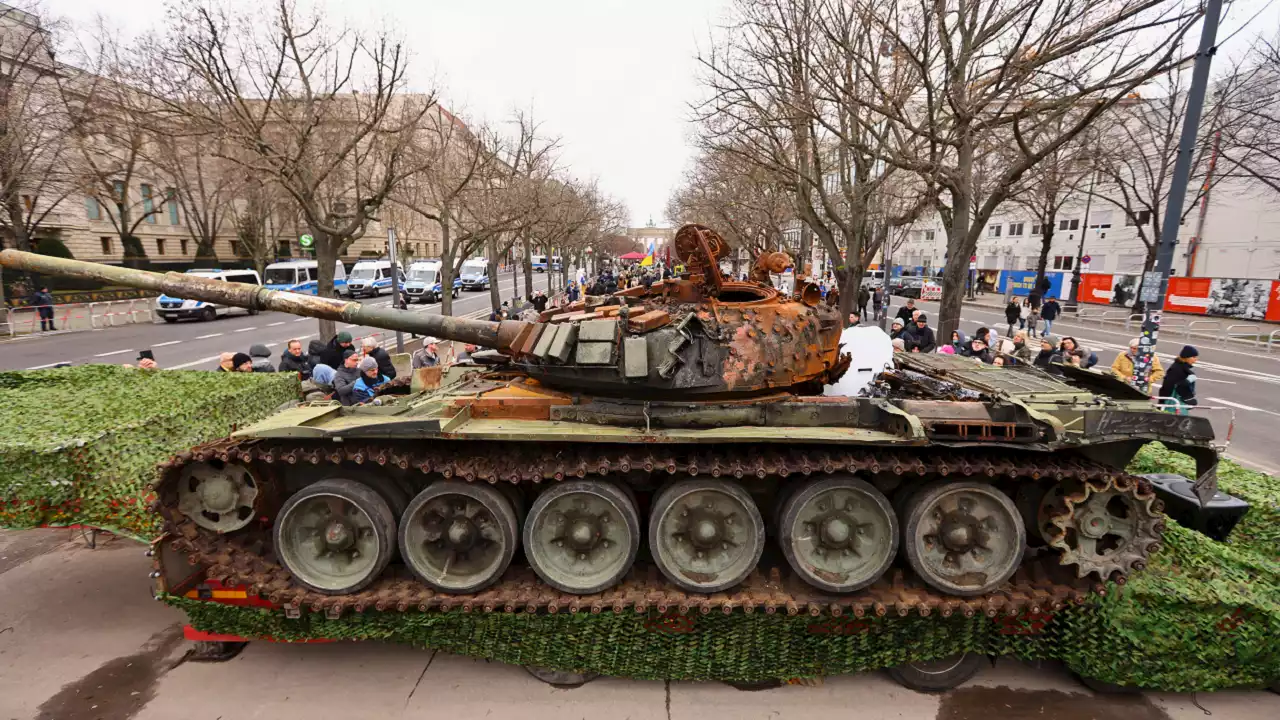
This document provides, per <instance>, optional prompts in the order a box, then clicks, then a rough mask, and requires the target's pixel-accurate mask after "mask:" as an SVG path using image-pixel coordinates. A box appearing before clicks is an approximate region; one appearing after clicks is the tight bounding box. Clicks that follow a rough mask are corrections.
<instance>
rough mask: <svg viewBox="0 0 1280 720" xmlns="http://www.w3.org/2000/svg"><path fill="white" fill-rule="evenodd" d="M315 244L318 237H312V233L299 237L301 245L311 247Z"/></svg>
mask: <svg viewBox="0 0 1280 720" xmlns="http://www.w3.org/2000/svg"><path fill="white" fill-rule="evenodd" d="M315 244H316V239H315V238H313V237H311V236H310V235H303V236H302V237H300V238H298V246H299V247H304V248H309V247H311V246H312V245H315Z"/></svg>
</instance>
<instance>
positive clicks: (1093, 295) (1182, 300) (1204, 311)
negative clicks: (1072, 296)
mask: <svg viewBox="0 0 1280 720" xmlns="http://www.w3.org/2000/svg"><path fill="white" fill-rule="evenodd" d="M1141 278H1142V276H1141V275H1107V274H1102V273H1086V274H1085V275H1084V276H1082V278H1081V281H1080V302H1085V303H1093V304H1097V305H1111V306H1115V307H1132V306H1133V303H1134V300H1136V299H1137V295H1138V293H1137V291H1138V285H1139V283H1140V282H1141ZM1164 309H1165V310H1166V311H1168V312H1178V313H1188V314H1192V315H1214V316H1218V317H1229V318H1240V319H1242V320H1270V321H1272V322H1280V281H1275V280H1248V279H1245V278H1186V277H1172V278H1169V287H1168V290H1167V292H1166V293H1165V298H1164Z"/></svg>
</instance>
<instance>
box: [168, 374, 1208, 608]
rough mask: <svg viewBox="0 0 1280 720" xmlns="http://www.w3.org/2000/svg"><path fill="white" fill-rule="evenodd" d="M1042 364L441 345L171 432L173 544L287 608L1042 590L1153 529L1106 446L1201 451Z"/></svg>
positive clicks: (1199, 442) (940, 598) (959, 595)
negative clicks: (450, 350) (453, 352)
mask: <svg viewBox="0 0 1280 720" xmlns="http://www.w3.org/2000/svg"><path fill="white" fill-rule="evenodd" d="M917 369H918V370H927V369H928V368H922V367H920V366H917ZM900 372H901V371H900ZM901 376H902V377H904V378H908V379H910V378H911V375H910V373H909V372H907V373H902V374H901ZM1028 381H1029V380H1028ZM942 382H944V383H945V382H954V381H953V380H946V381H942ZM1037 382H1039V380H1037ZM968 384H969V385H970V386H972V385H973V383H972V382H970V383H968ZM908 385H909V383H908V382H906V381H904V383H903V385H902V386H900V387H899V388H898V389H897V391H896V392H897V394H898V395H904V394H905V395H910V394H911V392H910V390H909V387H908ZM1064 388H1065V389H1064ZM1055 389H1056V390H1058V391H1059V392H1058V394H1057V395H1055V396H1054V397H1055V398H1056V399H1053V400H1049V399H1048V397H1049V393H1047V389H1042V390H1043V391H1044V392H1042V393H1041V397H1040V398H1039V399H1038V400H1037V399H1036V398H1034V397H1033V398H1032V400H1036V402H1024V401H1010V400H1006V401H999V402H991V401H990V400H986V401H983V400H973V399H970V400H928V399H923V398H914V399H912V398H910V397H892V398H821V397H816V398H815V397H810V398H800V397H793V396H779V397H775V398H768V399H763V400H762V399H755V400H753V401H751V402H749V403H743V402H724V403H718V404H717V403H707V402H698V403H692V402H688V403H681V402H666V403H658V402H649V403H637V402H625V401H616V400H590V399H584V398H580V397H578V398H575V397H573V396H571V395H567V394H564V393H561V392H556V391H553V390H549V389H547V388H545V387H543V386H540V385H539V384H538V383H536V382H533V381H529V380H527V379H523V378H512V377H510V376H509V375H507V374H503V373H490V374H488V375H484V374H480V373H476V372H470V373H467V372H465V371H462V370H461V369H455V370H454V371H451V373H450V375H449V376H448V377H447V378H446V382H445V383H444V386H443V387H442V388H441V389H440V390H439V391H437V392H434V393H425V394H419V395H409V396H403V397H388V398H384V399H385V401H386V404H385V405H382V406H377V407H366V408H357V409H351V408H339V407H336V406H331V405H321V406H310V407H300V408H297V409H294V410H290V411H286V412H284V413H282V414H280V415H278V416H276V417H275V418H272V419H269V420H268V421H265V422H264V423H260V424H259V425H257V426H254V427H252V428H248V429H246V430H245V431H242V432H241V433H238V434H237V436H236V437H233V438H229V439H227V440H225V441H221V442H218V443H214V444H212V445H209V446H205V447H200V448H195V449H193V450H192V451H191V452H189V453H184V454H183V455H182V456H179V457H176V458H174V459H173V460H172V461H171V462H170V463H169V464H167V465H166V467H165V468H164V471H163V473H162V480H161V482H160V483H159V485H158V490H159V495H160V502H159V506H160V510H161V512H162V513H163V515H164V517H165V518H166V521H167V525H168V530H169V533H170V538H171V542H172V544H173V547H174V549H177V550H180V551H182V552H184V553H187V554H188V555H189V557H190V559H191V560H192V562H198V563H200V564H203V565H207V566H208V567H209V574H210V576H211V577H214V578H215V579H219V580H222V581H224V582H228V583H240V584H245V585H249V586H250V587H251V588H252V589H253V590H255V591H256V592H258V593H259V594H261V595H263V596H264V597H268V598H269V599H270V600H271V601H273V602H277V603H280V604H283V605H285V606H286V607H287V608H289V609H291V611H298V610H300V609H301V608H303V607H310V608H314V609H325V610H326V611H329V612H330V613H334V612H337V613H340V612H342V610H344V609H365V608H370V607H376V608H378V609H383V610H387V609H395V610H401V611H404V610H409V609H423V610H425V609H431V608H445V609H447V608H452V607H462V608H466V609H477V610H486V611H538V610H548V611H552V612H554V611H558V610H569V611H578V610H590V611H600V610H603V609H613V610H616V611H621V610H624V609H635V610H644V609H647V608H651V607H656V608H666V607H670V608H681V609H687V608H699V609H701V610H702V611H704V612H709V611H711V610H714V609H720V610H723V611H731V610H733V609H735V608H741V609H744V610H745V611H756V610H759V611H763V612H779V611H781V612H790V613H795V612H821V611H831V612H848V613H852V614H855V615H861V614H864V613H868V612H870V613H878V614H885V613H899V614H906V613H908V612H910V611H911V610H913V609H914V610H916V611H918V612H922V613H929V612H935V611H936V612H939V613H942V614H950V613H952V612H961V613H965V614H971V613H974V612H984V613H989V614H994V613H997V612H1005V611H1015V610H1019V609H1033V610H1038V609H1042V608H1053V607H1059V606H1061V605H1062V604H1065V603H1069V602H1080V601H1082V600H1083V599H1084V598H1085V597H1086V596H1087V595H1088V594H1089V593H1090V592H1105V582H1106V581H1116V582H1123V581H1124V578H1125V576H1126V575H1127V574H1128V573H1129V572H1132V571H1136V570H1140V569H1141V568H1142V567H1143V566H1144V565H1145V562H1146V558H1147V557H1148V556H1149V555H1150V554H1151V553H1154V552H1156V551H1157V550H1158V548H1159V541H1160V537H1161V533H1162V531H1163V529H1164V517H1163V514H1162V513H1161V506H1160V503H1159V501H1158V500H1156V498H1155V496H1154V494H1153V491H1152V489H1151V487H1150V486H1149V485H1148V484H1147V483H1146V482H1145V481H1144V480H1141V479H1138V478H1135V477H1132V476H1129V475H1127V474H1125V473H1124V472H1123V471H1122V470H1121V469H1120V468H1122V467H1123V465H1124V463H1125V462H1127V460H1128V458H1129V457H1130V456H1131V455H1132V453H1133V452H1136V450H1137V449H1138V448H1139V447H1141V445H1142V444H1143V443H1144V442H1147V441H1149V440H1156V439H1159V440H1164V441H1166V442H1169V443H1172V444H1174V445H1175V447H1179V448H1180V449H1183V450H1185V451H1188V452H1190V453H1191V454H1193V455H1195V456H1196V457H1197V459H1198V460H1203V464H1204V466H1205V472H1206V474H1210V473H1211V468H1212V461H1213V458H1214V457H1215V455H1214V453H1213V450H1212V447H1211V446H1210V444H1209V439H1211V437H1212V434H1211V430H1208V429H1207V427H1206V425H1207V423H1206V424H1203V425H1202V424H1201V423H1199V422H1198V421H1199V420H1200V419H1195V421H1193V422H1190V423H1188V422H1186V421H1185V419H1180V420H1179V421H1177V422H1173V423H1172V424H1171V423H1170V421H1168V420H1166V419H1165V418H1166V417H1167V418H1173V417H1174V416H1162V414H1160V413H1153V412H1149V411H1143V410H1141V406H1139V405H1134V406H1132V407H1126V406H1125V405H1124V404H1123V403H1118V402H1116V401H1106V402H1095V405H1094V406H1086V405H1085V404H1084V403H1082V402H1079V398H1077V402H1076V403H1075V405H1076V407H1075V408H1074V409H1072V410H1071V412H1074V413H1076V416H1077V417H1078V418H1079V419H1081V420H1083V422H1071V421H1070V420H1069V419H1067V418H1066V417H1065V415H1064V412H1065V410H1064V408H1067V407H1068V405H1065V404H1064V403H1063V402H1062V393H1064V392H1067V391H1068V390H1069V391H1070V392H1072V393H1075V394H1076V395H1079V393H1080V391H1079V390H1072V389H1070V388H1066V386H1060V387H1057V388H1055ZM940 390H942V391H945V390H946V386H945V385H943V386H934V387H932V388H931V392H934V393H936V392H939V391H940ZM1082 407H1087V409H1081V408H1082ZM1068 425H1069V426H1070V428H1073V429H1066V428H1067V426H1068ZM1206 432H1207V433H1208V434H1207V435H1206Z"/></svg>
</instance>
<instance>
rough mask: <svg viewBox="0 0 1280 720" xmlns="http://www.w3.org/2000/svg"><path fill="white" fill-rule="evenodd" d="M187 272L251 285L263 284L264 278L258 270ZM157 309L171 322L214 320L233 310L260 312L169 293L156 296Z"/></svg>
mask: <svg viewBox="0 0 1280 720" xmlns="http://www.w3.org/2000/svg"><path fill="white" fill-rule="evenodd" d="M187 274H188V275H195V276H197V277H203V278H209V279H211V280H223V281H226V282H238V283H247V284H250V285H261V284H262V278H260V277H258V271H257V270H188V271H187ZM155 310H156V315H159V316H160V317H162V318H164V321H165V322H170V323H175V322H178V321H179V320H181V319H183V318H194V319H198V320H212V319H214V318H216V317H218V316H219V315H228V314H230V313H231V312H232V311H236V312H246V313H248V314H250V315H257V314H258V311H257V310H244V309H242V308H236V307H231V306H230V305H215V304H213V303H207V302H204V301H203V300H183V299H182V298H174V297H169V296H168V295H161V296H160V297H158V298H156V308H155Z"/></svg>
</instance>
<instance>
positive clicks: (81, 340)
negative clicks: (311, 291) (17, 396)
mask: <svg viewBox="0 0 1280 720" xmlns="http://www.w3.org/2000/svg"><path fill="white" fill-rule="evenodd" d="M515 285H516V283H515V282H514V281H513V279H512V277H511V275H510V274H503V275H502V278H501V280H500V281H499V290H500V294H501V295H502V299H503V300H509V299H510V298H511V297H512V296H513V295H514V294H515V293H514V292H513V290H512V288H513V287H514V286H515ZM518 287H519V292H520V294H521V295H523V294H524V276H523V275H521V276H520V278H519V284H518ZM546 287H547V276H546V275H545V274H535V275H534V289H535V290H538V289H546ZM360 302H361V303H362V304H366V305H369V304H372V305H389V304H390V303H391V296H390V295H389V294H388V295H382V296H379V297H376V298H366V299H362V300H361V301H360ZM409 308H410V310H412V311H414V312H428V313H438V312H440V305H439V304H438V303H437V304H433V305H410V306H409ZM489 309H490V303H489V291H487V290H486V291H483V292H466V291H461V292H460V293H459V295H458V298H457V299H456V300H454V301H453V314H454V315H458V316H461V315H467V314H469V313H474V312H478V311H488V310H489ZM318 324H319V321H318V320H315V319H312V318H304V317H297V316H294V315H288V314H285V313H278V312H262V313H259V314H258V315H254V316H250V315H247V314H245V313H244V312H241V311H233V314H231V315H228V316H223V317H219V318H218V319H216V320H212V321H209V322H203V321H199V320H180V321H178V322H176V323H166V322H164V321H162V320H158V319H157V320H156V322H154V323H142V324H138V325H121V326H117V327H109V328H105V329H102V330H90V331H82V332H66V333H49V334H34V335H29V336H24V337H19V338H16V339H13V340H8V341H5V342H3V343H0V370H23V369H37V368H45V367H52V366H53V365H56V364H58V363H63V362H69V363H71V364H73V365H85V364H90V363H133V362H134V361H135V359H136V358H137V357H138V351H140V350H145V349H148V348H149V349H151V350H152V352H154V353H155V356H156V360H157V362H159V363H160V366H161V367H162V368H166V369H170V370H181V369H194V370H212V369H214V368H216V367H217V366H218V356H219V355H220V354H221V353H223V352H246V353H247V352H249V346H250V345H252V344H254V343H263V344H264V345H266V346H267V347H268V348H270V349H271V360H272V362H273V364H275V363H278V362H279V360H280V354H281V353H282V352H284V348H285V344H286V343H287V342H288V341H289V340H290V339H293V338H297V339H299V340H301V341H302V346H303V348H304V349H305V348H306V346H307V343H308V342H309V341H310V340H312V339H314V338H315V337H316V333H317V330H318ZM338 329H339V330H346V331H347V332H350V333H351V334H352V336H354V337H356V338H360V337H362V336H365V335H370V334H372V335H374V336H375V337H377V338H378V340H379V341H380V342H389V341H393V340H394V338H395V332H394V331H389V330H380V329H378V328H370V327H362V326H354V325H339V328H338ZM405 339H406V340H407V339H408V337H407V336H406V338H405Z"/></svg>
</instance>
